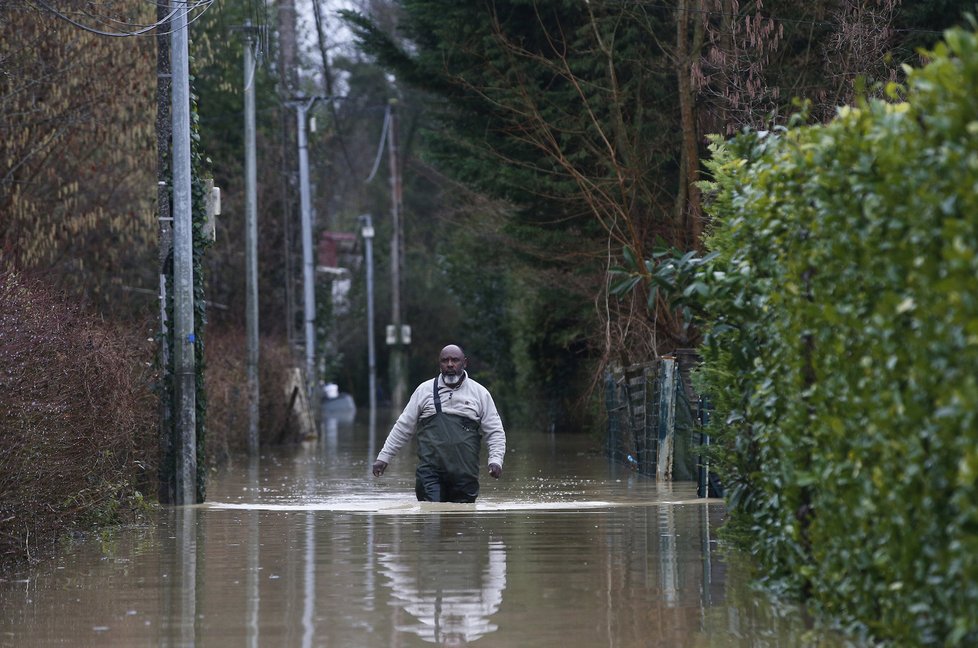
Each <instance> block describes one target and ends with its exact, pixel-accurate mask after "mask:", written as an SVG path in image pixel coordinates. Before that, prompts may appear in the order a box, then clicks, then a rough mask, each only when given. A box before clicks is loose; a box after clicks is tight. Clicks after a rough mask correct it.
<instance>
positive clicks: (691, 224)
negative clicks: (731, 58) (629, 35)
mask: <svg viewBox="0 0 978 648" xmlns="http://www.w3.org/2000/svg"><path fill="white" fill-rule="evenodd" d="M694 2H695V0H679V5H678V7H677V9H676V75H677V80H678V89H679V112H680V122H681V127H682V149H681V157H680V164H681V171H682V172H681V174H680V186H679V191H678V192H677V197H676V200H677V215H678V216H679V217H680V223H682V224H683V230H684V232H683V233H684V235H685V239H686V241H685V242H686V246H687V248H688V249H691V250H692V249H696V250H699V249H701V247H702V241H701V240H700V239H701V238H702V234H703V214H702V208H701V205H700V192H699V189H698V188H697V187H696V181H697V180H698V179H699V178H698V171H699V162H700V159H699V137H698V134H697V124H696V96H695V94H694V91H693V79H692V62H693V56H694V54H698V51H699V44H698V43H697V42H696V41H697V38H693V39H692V41H693V45H694V46H693V47H692V48H691V47H690V40H691V39H690V5H691V4H693V3H694ZM694 31H700V30H697V29H695V28H694ZM700 40H701V37H700Z"/></svg>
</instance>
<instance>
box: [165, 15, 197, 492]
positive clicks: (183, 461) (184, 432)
mask: <svg viewBox="0 0 978 648" xmlns="http://www.w3.org/2000/svg"><path fill="white" fill-rule="evenodd" d="M170 8H171V10H172V11H173V19H172V22H171V23H170V30H171V35H170V72H171V74H172V84H171V92H172V106H173V107H172V117H173V136H172V139H173V155H172V158H171V164H172V171H173V356H174V372H173V373H174V390H175V393H176V404H177V411H176V443H175V445H176V454H177V462H176V501H175V504H182V505H187V504H194V503H196V500H197V418H196V408H197V404H196V401H197V393H196V389H197V385H196V366H195V364H196V363H195V360H194V341H195V339H194V268H193V213H192V201H191V197H192V191H191V182H192V178H191V169H190V54H189V37H188V33H187V32H188V30H187V12H188V11H189V8H188V6H187V3H186V2H180V1H179V0H171V2H170Z"/></svg>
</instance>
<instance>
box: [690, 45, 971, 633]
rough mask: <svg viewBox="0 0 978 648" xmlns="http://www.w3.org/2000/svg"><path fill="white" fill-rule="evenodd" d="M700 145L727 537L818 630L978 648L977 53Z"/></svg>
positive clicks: (952, 51) (965, 51) (706, 376)
mask: <svg viewBox="0 0 978 648" xmlns="http://www.w3.org/2000/svg"><path fill="white" fill-rule="evenodd" d="M928 60H929V61H930V63H929V64H928V65H926V67H923V68H921V69H914V70H910V69H908V70H907V73H908V79H907V83H906V86H899V87H898V86H891V87H889V88H888V89H887V90H888V95H889V97H890V100H889V101H881V100H871V101H865V102H862V103H861V104H860V105H859V106H858V107H854V108H843V109H841V110H840V111H839V114H838V116H837V117H836V119H834V120H833V121H832V122H831V123H828V124H824V125H817V126H806V125H803V124H795V125H792V126H791V127H790V128H787V129H782V130H779V131H775V132H769V133H745V134H742V135H740V136H738V137H736V138H734V139H733V140H731V141H729V142H727V143H717V144H715V145H714V155H713V159H712V161H711V162H710V163H709V167H710V170H711V173H712V177H713V181H712V182H711V183H708V186H709V189H710V191H711V196H712V199H711V205H710V214H711V217H712V219H713V229H712V232H711V233H710V236H709V240H708V247H709V248H710V250H711V251H713V252H715V253H717V254H718V256H717V258H716V259H715V260H713V261H712V263H710V264H708V265H707V266H706V267H707V268H708V270H707V271H705V272H703V273H702V275H701V277H700V281H699V283H697V284H695V285H694V286H693V287H692V290H695V291H697V292H699V293H700V294H699V297H700V298H701V300H702V301H703V303H704V305H705V308H706V312H707V313H708V317H707V319H708V321H710V322H711V323H710V325H709V327H708V331H707V335H706V338H705V339H706V342H705V344H704V347H703V349H702V352H703V356H704V359H705V368H704V369H703V370H702V372H701V374H700V379H701V381H702V385H701V388H704V389H706V390H708V393H710V394H712V395H713V397H714V399H715V406H716V408H717V414H718V415H717V416H715V417H714V426H715V429H714V431H713V432H714V434H715V435H717V436H718V437H719V439H720V441H721V443H720V446H721V447H722V448H723V452H724V456H723V463H724V468H723V474H724V478H725V480H726V485H727V487H728V500H729V506H730V511H731V519H732V529H733V530H734V531H738V532H740V533H741V534H742V537H745V538H747V541H746V542H747V543H748V545H749V548H750V549H751V550H752V551H753V552H754V553H755V555H756V556H757V557H758V559H759V561H760V564H761V565H763V567H764V568H765V569H766V570H767V571H768V573H769V574H771V578H772V579H777V581H778V582H779V583H780V584H784V585H787V586H789V587H791V588H793V589H794V591H796V592H797V593H799V594H800V595H802V596H804V597H806V598H807V599H808V601H809V602H810V603H811V604H812V605H813V606H814V607H815V608H816V609H817V610H818V611H820V612H823V613H827V614H828V615H829V616H830V617H831V618H835V619H839V620H840V621H841V622H842V623H843V624H844V625H846V626H848V627H849V629H854V630H860V631H864V632H869V633H870V634H871V635H872V636H873V637H875V638H877V639H882V640H885V641H889V642H892V643H894V644H895V645H901V646H905V645H949V646H964V645H978V483H976V480H978V37H976V35H975V34H973V33H969V32H965V31H960V30H958V31H950V32H948V33H947V34H946V35H945V43H943V44H941V45H939V46H938V47H937V48H936V49H935V51H933V52H930V53H929V57H928Z"/></svg>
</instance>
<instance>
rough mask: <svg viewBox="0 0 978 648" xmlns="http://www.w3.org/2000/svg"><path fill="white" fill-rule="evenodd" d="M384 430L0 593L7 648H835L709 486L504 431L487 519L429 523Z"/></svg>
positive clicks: (62, 561)
mask: <svg viewBox="0 0 978 648" xmlns="http://www.w3.org/2000/svg"><path fill="white" fill-rule="evenodd" d="M385 434H386V423H384V424H381V425H379V426H374V433H373V434H371V426H370V425H369V423H368V422H366V421H364V422H357V423H351V422H342V421H336V420H328V421H326V422H325V423H324V425H323V429H322V430H321V433H320V437H319V439H317V440H315V441H312V442H309V443H307V444H305V445H304V446H303V447H302V448H299V449H298V450H296V451H288V452H285V451H281V452H266V453H265V454H263V455H262V457H261V459H260V460H259V461H256V462H251V463H241V464H236V465H234V466H232V467H231V468H229V469H228V470H226V471H223V472H221V473H220V474H217V475H215V476H214V477H213V478H212V480H211V482H210V484H209V489H208V491H209V501H208V502H207V503H205V504H203V505H199V506H195V507H186V508H175V509H166V510H164V511H162V512H161V513H160V515H159V517H158V520H157V521H155V522H154V523H153V524H151V525H149V526H147V527H143V528H138V529H127V530H121V531H119V532H116V533H114V534H112V535H111V536H110V537H109V538H108V540H106V541H104V542H103V541H97V540H91V541H86V542H83V543H78V544H76V545H74V546H73V547H72V548H71V549H70V550H69V551H67V552H65V553H64V554H63V555H61V556H60V557H58V558H57V559H55V560H53V561H50V562H47V563H45V564H42V565H40V566H39V567H37V568H35V569H34V570H32V571H30V572H27V573H24V574H21V575H19V576H15V577H10V578H7V579H5V580H3V581H0V605H2V609H3V615H2V619H0V643H2V645H4V646H27V645H30V646H45V645H70V646H149V645H157V646H303V647H305V646H342V647H348V646H354V647H355V646H365V647H372V646H426V645H443V646H460V645H470V644H471V645H486V646H488V645H493V646H520V647H529V646H548V647H550V646H561V647H562V648H576V647H579V646H669V647H683V646H835V645H843V644H841V643H839V642H838V641H837V640H836V639H835V638H833V637H830V636H827V635H822V634H819V633H817V632H814V631H811V630H809V629H808V628H807V627H806V624H805V621H804V617H803V616H802V615H801V614H800V612H799V611H798V610H797V609H796V608H794V607H793V606H791V605H784V604H776V603H775V602H772V601H771V600H769V599H768V598H767V597H764V596H762V595H760V594H758V593H755V592H753V591H752V590H751V589H750V588H748V587H747V586H746V582H747V571H748V569H747V565H746V564H745V562H744V561H743V560H740V559H733V558H727V557H725V556H724V552H722V551H721V547H720V546H719V545H718V541H717V529H718V527H719V525H720V524H721V523H722V521H723V517H724V507H723V505H722V503H720V502H719V501H716V500H703V499H699V498H697V497H696V493H695V484H686V483H684V484H673V485H660V484H656V483H655V482H654V481H652V480H650V479H648V478H645V477H640V476H638V475H635V474H634V473H632V472H630V471H628V470H627V469H626V468H625V467H622V466H617V465H612V464H609V463H608V462H607V461H606V460H605V459H604V458H603V457H602V456H601V455H600V454H599V453H596V452H594V451H593V450H592V448H594V447H600V443H598V442H595V440H594V439H592V438H589V437H585V436H571V437H560V436H554V435H548V434H545V433H538V432H535V431H532V430H522V429H516V430H510V431H509V447H510V451H509V452H508V453H507V459H506V465H505V472H504V475H503V478H502V479H500V480H498V481H495V480H492V479H491V478H489V477H488V475H486V476H484V478H483V480H482V494H481V496H480V497H479V500H478V502H477V503H475V504H431V503H423V504H422V503H418V502H417V501H415V499H414V477H413V468H414V465H413V456H412V455H411V453H408V452H407V450H405V451H404V453H405V454H404V455H403V456H400V457H398V458H397V459H396V460H395V461H394V462H393V463H392V464H391V466H390V468H389V469H388V471H387V474H386V475H385V476H384V477H382V478H380V479H375V478H373V477H372V476H371V475H370V474H369V469H370V464H371V463H372V461H373V457H374V455H375V454H376V450H377V449H378V448H379V447H380V445H381V444H382V443H383V436H384V435H385Z"/></svg>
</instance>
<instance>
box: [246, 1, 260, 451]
mask: <svg viewBox="0 0 978 648" xmlns="http://www.w3.org/2000/svg"><path fill="white" fill-rule="evenodd" d="M244 36H245V47H244V50H245V51H244V96H245V279H246V284H247V290H246V292H245V331H246V335H247V338H248V360H247V364H248V454H250V455H251V456H255V455H257V454H258V402H259V389H258V199H257V190H256V186H257V184H258V172H257V169H256V162H255V70H256V67H257V66H256V65H255V56H254V51H253V49H252V47H253V45H254V39H253V37H252V27H251V21H250V20H247V21H245V29H244Z"/></svg>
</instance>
